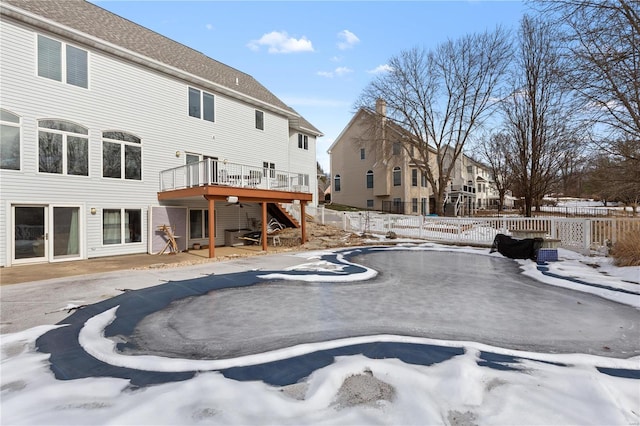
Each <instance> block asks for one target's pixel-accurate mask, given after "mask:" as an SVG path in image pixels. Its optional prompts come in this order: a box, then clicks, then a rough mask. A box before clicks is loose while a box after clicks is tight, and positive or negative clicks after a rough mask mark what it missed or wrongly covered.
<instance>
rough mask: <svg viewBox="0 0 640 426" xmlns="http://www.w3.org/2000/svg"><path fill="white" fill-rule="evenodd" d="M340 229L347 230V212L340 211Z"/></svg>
mask: <svg viewBox="0 0 640 426" xmlns="http://www.w3.org/2000/svg"><path fill="white" fill-rule="evenodd" d="M342 230H343V231H345V232H346V231H347V212H343V213H342Z"/></svg>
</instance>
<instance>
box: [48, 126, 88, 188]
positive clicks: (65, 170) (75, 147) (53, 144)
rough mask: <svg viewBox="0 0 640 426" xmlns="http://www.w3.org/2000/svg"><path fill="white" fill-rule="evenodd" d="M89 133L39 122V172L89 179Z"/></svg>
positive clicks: (79, 128)
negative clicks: (86, 177)
mask: <svg viewBox="0 0 640 426" xmlns="http://www.w3.org/2000/svg"><path fill="white" fill-rule="evenodd" d="M88 135H89V131H88V130H87V128H85V127H82V126H80V125H78V124H75V123H71V122H69V121H63V120H40V121H38V171H40V172H41V173H55V174H61V175H76V176H89V136H88Z"/></svg>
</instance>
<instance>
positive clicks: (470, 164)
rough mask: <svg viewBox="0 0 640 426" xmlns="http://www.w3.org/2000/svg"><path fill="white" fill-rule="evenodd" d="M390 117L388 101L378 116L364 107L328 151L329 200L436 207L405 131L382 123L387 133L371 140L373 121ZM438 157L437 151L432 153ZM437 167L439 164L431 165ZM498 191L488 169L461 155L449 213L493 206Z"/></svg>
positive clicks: (398, 209) (373, 206)
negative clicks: (408, 149) (406, 142)
mask: <svg viewBox="0 0 640 426" xmlns="http://www.w3.org/2000/svg"><path fill="white" fill-rule="evenodd" d="M385 115H386V106H385V103H384V101H382V100H378V102H377V103H376V114H373V113H372V112H370V111H368V110H366V109H363V108H362V109H360V110H359V111H358V112H357V113H356V114H355V115H354V117H353V118H352V119H351V121H350V122H349V123H348V124H347V126H346V127H345V128H344V130H343V131H342V132H341V133H340V135H339V136H338V138H337V139H336V140H335V142H334V143H333V144H332V145H331V147H330V148H329V150H328V152H329V155H330V160H331V176H332V190H331V192H332V194H331V202H332V203H336V204H343V205H347V206H352V207H356V208H361V209H369V210H379V211H386V212H391V213H400V214H419V215H426V214H429V213H430V212H433V211H435V197H434V196H433V192H432V190H431V186H430V184H429V183H428V182H427V179H426V177H425V176H423V174H422V172H421V171H420V170H419V169H418V168H417V167H416V166H415V164H413V163H412V161H411V159H410V156H409V155H408V153H407V152H406V151H405V149H404V148H403V147H402V144H401V143H400V141H401V138H402V137H403V134H406V132H404V131H402V129H399V128H398V126H397V125H395V124H392V123H388V122H386V121H385V122H384V123H385V124H384V126H383V127H384V129H385V132H384V137H383V139H382V140H381V141H380V142H379V143H378V144H377V146H375V144H372V143H371V136H370V135H371V134H372V129H373V128H374V126H372V120H377V119H379V118H376V117H384V116H385ZM433 154H434V155H433V157H432V158H433V159H434V161H435V150H434V151H433ZM431 167H432V170H436V166H435V163H434V164H431ZM495 199H497V193H496V192H495V190H494V187H493V185H492V183H491V179H490V172H489V170H488V168H487V167H485V166H484V165H482V164H481V163H479V162H477V161H474V160H473V159H472V158H470V157H468V156H467V155H462V156H460V157H459V158H458V160H457V161H456V164H455V165H454V168H453V170H452V173H451V177H450V181H449V185H448V188H447V193H446V197H445V200H444V201H445V206H444V207H445V214H446V215H447V216H468V215H471V214H473V213H474V212H475V211H476V210H477V209H478V208H487V207H488V206H490V205H492V204H494V200H495Z"/></svg>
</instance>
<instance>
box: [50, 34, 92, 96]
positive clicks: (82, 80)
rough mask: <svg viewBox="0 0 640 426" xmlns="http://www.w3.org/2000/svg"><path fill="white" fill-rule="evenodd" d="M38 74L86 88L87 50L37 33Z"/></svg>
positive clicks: (87, 74)
mask: <svg viewBox="0 0 640 426" xmlns="http://www.w3.org/2000/svg"><path fill="white" fill-rule="evenodd" d="M38 75H39V76H40V77H44V78H49V79H51V80H56V81H61V82H63V83H67V84H71V85H73V86H78V87H83V88H85V89H86V88H88V87H89V64H88V57H87V51H86V50H83V49H79V48H77V47H74V46H70V45H67V44H65V43H62V42H60V41H57V40H53V39H50V38H49V37H45V36H43V35H38ZM63 76H64V80H63V78H62V77H63Z"/></svg>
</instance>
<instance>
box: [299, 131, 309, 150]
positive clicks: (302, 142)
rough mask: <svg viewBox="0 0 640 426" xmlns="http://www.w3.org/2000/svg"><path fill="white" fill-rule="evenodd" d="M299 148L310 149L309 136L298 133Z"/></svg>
mask: <svg viewBox="0 0 640 426" xmlns="http://www.w3.org/2000/svg"><path fill="white" fill-rule="evenodd" d="M298 148H300V149H306V150H308V149H309V136H307V135H303V134H302V133H298Z"/></svg>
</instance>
